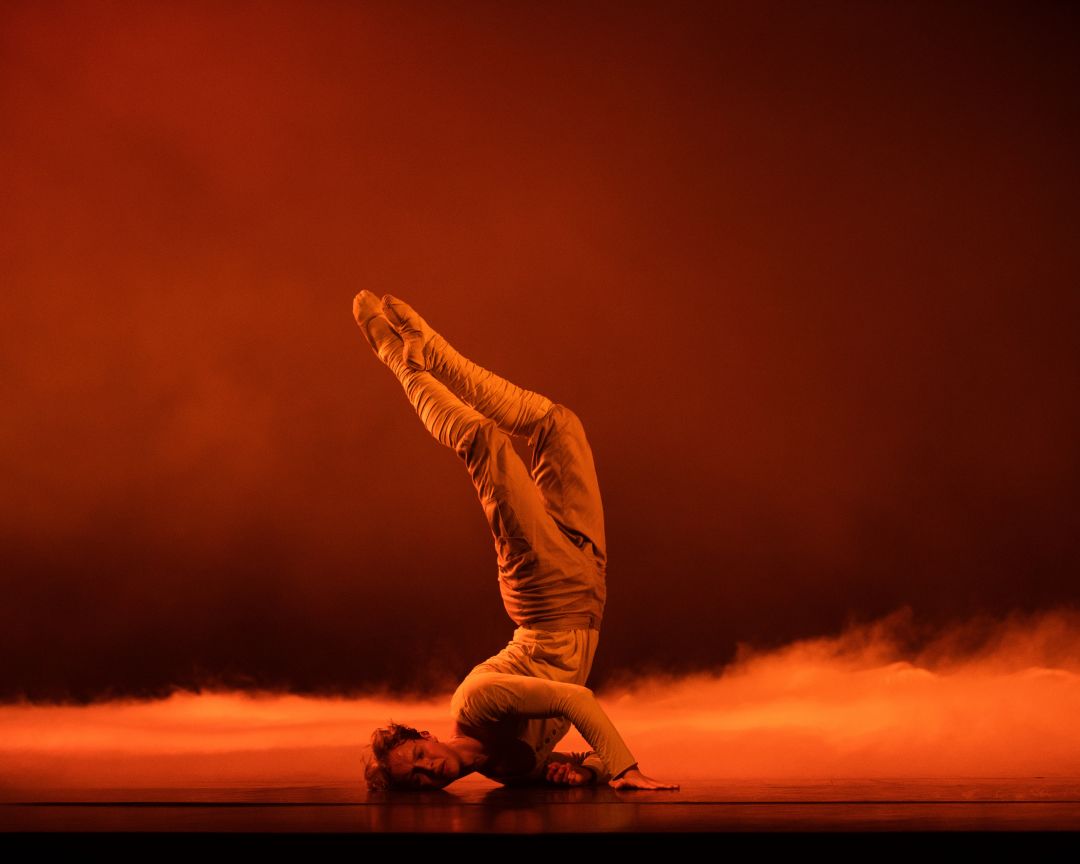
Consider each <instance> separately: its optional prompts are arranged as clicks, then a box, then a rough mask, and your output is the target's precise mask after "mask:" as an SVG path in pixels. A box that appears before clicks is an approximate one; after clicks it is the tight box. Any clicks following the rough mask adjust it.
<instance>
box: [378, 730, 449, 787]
mask: <svg viewBox="0 0 1080 864" xmlns="http://www.w3.org/2000/svg"><path fill="white" fill-rule="evenodd" d="M425 734H427V733H425ZM386 761H387V764H388V765H389V768H390V774H391V776H393V778H394V782H395V785H401V786H403V787H405V788H409V789H441V788H442V787H443V786H446V785H447V784H448V783H452V782H453V781H454V780H457V779H458V777H460V776H461V759H460V757H459V756H458V754H457V752H456V751H455V750H454V749H453V748H452V747H448V746H447V745H446V744H443V743H442V742H441V741H439V739H438V738H434V737H431V738H421V739H419V740H414V741H405V742H403V743H401V744H398V746H397V747H395V748H394V749H393V750H391V751H390V755H389V756H387V758H386Z"/></svg>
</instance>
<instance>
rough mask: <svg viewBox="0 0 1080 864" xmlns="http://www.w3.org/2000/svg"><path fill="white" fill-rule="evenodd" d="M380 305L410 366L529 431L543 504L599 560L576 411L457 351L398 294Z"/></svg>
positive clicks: (501, 422) (588, 458) (598, 507)
mask: <svg viewBox="0 0 1080 864" xmlns="http://www.w3.org/2000/svg"><path fill="white" fill-rule="evenodd" d="M382 305H383V309H384V310H385V313H386V316H387V318H388V319H389V320H390V322H391V323H392V324H393V325H394V328H395V329H396V330H397V332H398V334H399V335H400V336H401V337H402V343H403V344H402V357H403V359H404V361H405V364H406V365H407V366H408V367H409V368H411V369H417V370H427V371H430V372H432V373H433V374H434V375H435V376H436V377H437V378H438V379H439V380H440V381H442V382H444V383H445V384H446V385H447V386H448V387H449V388H450V389H451V390H452V391H453V392H454V393H455V394H456V395H457V396H458V397H459V398H461V400H462V401H463V402H465V403H466V404H468V405H470V406H472V407H473V408H475V409H476V410H477V411H479V412H480V413H482V414H484V415H485V416H486V417H490V418H491V419H492V420H494V421H495V422H496V423H497V424H498V426H499V428H500V429H501V430H502V431H504V432H506V433H508V434H511V435H525V436H528V439H529V445H530V447H531V448H532V464H531V466H530V472H531V475H532V478H533V481H534V482H535V483H536V487H537V489H538V490H539V492H540V495H541V497H542V498H543V500H544V506H545V508H546V509H547V510H548V512H549V513H550V514H551V516H552V518H553V519H555V521H556V522H557V523H558V525H559V527H560V529H561V530H562V531H563V533H564V534H566V536H567V537H568V538H569V539H570V540H571V542H573V543H574V545H576V546H577V547H578V548H586V546H588V547H590V548H591V550H592V553H593V555H594V556H595V557H596V559H597V561H598V562H599V564H600V565H601V566H605V565H606V561H607V551H606V550H607V540H606V537H605V532H604V511H603V505H602V503H601V499H600V486H599V483H598V481H597V477H596V466H595V464H594V461H593V455H592V450H591V448H590V447H589V443H588V440H587V439H586V437H585V429H584V428H583V426H582V424H581V420H580V419H579V418H578V416H577V415H576V414H574V412H573V411H571V410H570V409H569V408H567V407H566V406H565V405H560V404H558V403H555V402H552V401H551V400H550V399H548V398H547V397H545V396H543V395H541V394H539V393H535V392H533V391H531V390H526V389H524V388H523V387H518V386H517V385H516V384H513V383H511V382H510V381H508V380H506V379H505V378H502V377H500V376H499V375H496V374H495V373H494V372H492V371H490V370H489V369H484V368H483V367H482V366H479V365H478V364H476V363H474V362H473V361H472V360H469V359H468V358H467V357H464V356H463V355H462V354H461V353H460V352H458V351H457V350H456V349H455V348H454V347H453V346H452V345H451V344H450V343H449V342H448V341H447V340H446V339H445V338H444V337H443V336H442V335H441V334H440V333H437V332H436V331H435V329H434V328H433V327H432V326H431V325H430V324H428V322H427V321H426V320H424V318H423V317H422V316H421V315H420V314H419V313H418V312H417V311H416V310H415V309H413V307H412V306H410V305H409V304H408V303H406V302H405V301H404V300H401V299H399V298H397V297H394V296H393V295H392V294H385V295H384V296H383V299H382Z"/></svg>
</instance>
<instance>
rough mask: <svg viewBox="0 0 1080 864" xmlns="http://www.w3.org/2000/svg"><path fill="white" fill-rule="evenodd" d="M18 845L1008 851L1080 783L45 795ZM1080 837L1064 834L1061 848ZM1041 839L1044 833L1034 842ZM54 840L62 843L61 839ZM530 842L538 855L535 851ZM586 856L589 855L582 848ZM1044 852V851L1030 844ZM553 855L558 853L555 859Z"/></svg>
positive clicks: (1074, 804) (1067, 806)
mask: <svg viewBox="0 0 1080 864" xmlns="http://www.w3.org/2000/svg"><path fill="white" fill-rule="evenodd" d="M0 831H3V832H14V833H17V834H19V835H20V837H18V838H17V837H15V836H14V834H13V833H7V840H14V839H23V840H32V841H33V842H35V843H42V842H44V843H45V845H46V846H49V845H51V844H53V845H54V844H55V843H56V842H58V841H65V840H66V841H69V842H70V843H73V844H74V843H75V842H76V841H77V842H78V843H79V844H85V843H87V842H91V841H93V842H97V843H101V842H104V841H106V840H109V841H111V842H117V841H119V840H123V842H127V843H131V842H134V841H136V840H138V841H140V842H142V843H143V844H149V845H153V844H157V846H158V848H165V847H166V846H169V847H173V848H175V844H176V843H178V842H179V843H181V844H182V845H183V844H186V845H190V844H192V843H196V842H197V841H200V840H201V841H204V842H210V841H212V842H213V843H214V844H215V846H217V847H220V843H221V842H222V841H226V842H228V843H230V844H235V843H238V842H241V841H243V842H244V843H247V844H250V843H255V842H258V843H259V844H260V845H264V846H266V847H267V848H268V849H269V848H270V846H271V844H273V848H278V849H280V848H281V844H282V843H289V842H298V841H299V840H304V842H306V843H308V844H310V843H312V842H323V843H326V842H329V841H331V840H337V841H344V840H348V841H350V842H352V843H354V844H357V843H360V844H367V845H368V846H369V847H370V846H372V845H375V844H382V845H384V846H388V847H394V848H402V847H404V846H405V845H413V846H415V845H417V844H424V843H427V844H428V845H430V846H431V847H432V849H436V848H439V849H446V848H449V846H448V845H447V844H449V845H450V846H453V845H454V844H461V843H464V842H474V843H477V842H478V843H481V844H487V845H495V844H498V843H502V844H504V845H507V846H512V847H513V848H514V849H518V850H520V849H523V848H530V849H532V850H534V851H538V852H539V851H540V850H542V849H543V848H545V844H547V846H555V845H557V844H558V843H560V842H573V843H574V844H584V846H581V847H580V848H585V847H586V846H595V845H597V844H602V843H606V844H608V845H611V844H612V843H614V842H617V841H618V842H623V843H624V844H625V845H626V847H627V848H628V849H630V848H636V849H642V848H645V847H647V846H650V845H655V846H657V848H660V846H661V845H662V846H663V848H668V849H670V848H672V843H673V842H675V841H677V840H678V839H679V838H682V840H683V841H687V840H689V839H691V838H694V839H695V842H697V843H698V844H700V843H701V842H702V841H705V840H707V839H712V840H715V841H716V842H722V844H723V845H724V846H725V847H726V848H731V844H732V842H734V841H736V840H739V842H742V843H746V842H748V841H750V840H753V842H754V843H758V844H760V843H768V842H774V841H776V840H778V839H781V838H782V837H787V838H788V839H792V840H793V839H795V838H801V839H802V841H803V842H804V841H805V839H806V838H811V837H814V836H815V835H816V836H818V837H819V838H820V837H824V836H827V835H832V836H835V837H839V836H841V835H846V836H848V837H849V838H854V837H859V838H861V839H862V840H864V841H866V842H876V843H878V844H879V845H882V846H883V847H884V846H887V845H889V844H890V843H892V842H895V841H896V839H897V837H898V836H900V835H904V836H905V838H906V840H907V841H910V840H912V839H913V838H916V837H929V836H931V834H930V833H928V832H932V834H933V836H935V837H936V838H937V839H938V840H940V839H941V838H942V835H943V833H947V834H952V835H953V837H954V838H956V837H964V836H969V837H974V836H976V835H979V836H982V837H983V838H984V839H986V838H991V837H993V838H996V839H994V840H993V844H994V846H997V847H999V848H1000V843H1002V842H1006V841H1007V840H1008V839H1009V836H1008V835H1011V834H1015V833H1016V832H1027V833H1030V832H1040V833H1041V834H1042V835H1043V838H1044V839H1045V838H1048V837H1050V836H1051V835H1052V834H1054V833H1055V832H1075V831H1080V780H1078V779H1063V778H1027V779H1017V778H1002V779H987V778H981V779H971V780H964V779H956V780H940V779H933V780H873V779H867V780H843V781H840V780H818V781H806V780H800V781H792V782H786V783H785V782H781V781H775V780H769V781H764V780H759V781H754V780H744V781H724V782H723V783H714V784H710V783H696V784H695V783H688V784H686V785H685V786H684V787H683V788H682V789H681V790H679V791H678V792H641V791H635V792H625V791H616V790H613V789H611V788H608V787H603V788H587V789H539V790H537V789H531V790H523V789H506V788H502V787H496V788H491V787H490V786H482V787H476V786H470V785H468V784H466V783H465V781H461V782H459V783H458V784H455V785H454V786H452V787H450V788H449V789H446V790H442V791H439V792H427V793H389V794H384V795H373V796H368V795H367V794H366V793H365V792H364V791H363V790H362V789H361V788H357V787H342V786H302V787H276V788H275V787H260V788H220V787H219V788H203V789H191V788H187V789H184V788H162V789H147V788H141V789H127V790H125V789H95V790H87V789H86V788H81V789H77V790H65V789H63V788H54V789H49V790H45V791H43V790H40V789H38V790H35V791H34V792H33V793H32V794H27V793H20V791H19V790H18V789H12V788H3V789H0ZM1062 838H1068V839H1070V840H1071V839H1072V836H1071V835H1056V839H1062ZM1028 840H1029V841H1030V837H1029V838H1028ZM50 841H51V843H50ZM523 844H524V845H523ZM575 848H577V847H575ZM1025 848H1027V849H1028V850H1029V851H1030V846H1028V847H1025ZM551 851H554V849H552V850H551Z"/></svg>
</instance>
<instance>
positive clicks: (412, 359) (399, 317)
mask: <svg viewBox="0 0 1080 864" xmlns="http://www.w3.org/2000/svg"><path fill="white" fill-rule="evenodd" d="M382 302H383V314H385V315H386V317H387V320H389V321H390V323H391V324H392V325H393V326H394V329H395V330H397V332H398V335H399V336H401V338H402V339H403V340H404V342H405V353H404V355H403V357H404V360H405V363H406V364H408V366H409V368H410V369H417V370H423V369H430V368H431V363H430V360H429V358H428V356H426V352H429V351H430V350H431V346H432V340H433V339H434V338H435V336H436V334H435V331H434V330H432V329H431V326H430V325H429V324H428V323H427V321H425V320H424V319H423V318H421V317H420V314H419V313H418V312H417V311H416V310H415V309H413V308H412V306H410V305H409V304H408V303H406V302H405V301H404V300H399V299H398V298H397V297H395V296H394V295H393V294H384V295H383V300H382Z"/></svg>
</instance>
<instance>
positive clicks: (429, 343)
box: [383, 294, 554, 436]
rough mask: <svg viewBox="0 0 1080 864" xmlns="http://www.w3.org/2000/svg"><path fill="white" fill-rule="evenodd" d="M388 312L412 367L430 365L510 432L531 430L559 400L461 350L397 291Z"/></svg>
mask: <svg viewBox="0 0 1080 864" xmlns="http://www.w3.org/2000/svg"><path fill="white" fill-rule="evenodd" d="M383 308H384V309H385V310H386V317H387V318H388V319H389V320H390V323H391V324H393V325H394V327H395V329H396V330H397V331H398V333H399V335H400V336H401V337H402V340H403V342H404V346H403V357H404V359H405V362H406V365H408V366H409V368H412V369H425V370H428V371H430V372H431V373H432V374H434V375H435V377H436V378H438V379H439V380H440V381H442V382H443V383H444V384H446V385H447V386H448V387H449V388H450V389H451V390H452V391H453V392H454V393H455V394H456V395H457V396H458V398H459V399H461V400H462V401H463V402H465V403H466V404H468V405H471V406H472V407H473V408H475V409H476V410H477V411H479V412H480V413H481V414H483V415H484V416H485V417H490V418H491V419H492V420H494V421H495V422H496V423H497V424H498V426H499V428H500V429H501V430H502V431H504V432H506V433H507V434H509V435H522V436H528V435H531V434H532V432H533V430H534V429H535V427H536V424H537V423H539V422H540V420H541V419H542V418H543V417H544V415H545V414H547V413H548V411H550V410H551V408H552V405H553V404H554V403H553V402H552V401H551V400H550V399H548V398H547V397H546V396H543V395H541V394H540V393H536V392H534V391H532V390H526V389H525V388H523V387H518V386H517V385H516V384H513V383H511V382H510V381H507V380H506V379H505V378H502V377H500V376H499V375H496V374H495V373H494V372H492V371H491V370H490V369H485V368H484V367H482V366H480V365H478V364H476V363H474V362H473V361H472V360H469V359H468V358H467V357H464V356H463V355H461V354H460V353H459V352H458V351H457V350H456V349H455V348H454V346H453V345H451V344H450V343H449V342H447V341H446V339H444V338H443V336H442V335H441V334H440V333H436V332H435V330H434V329H432V327H431V326H430V325H429V324H428V323H427V321H425V320H424V319H423V318H422V317H421V316H420V315H419V314H418V313H417V312H416V310H415V309H413V308H412V307H411V306H410V305H409V304H408V303H406V302H405V301H403V300H400V299H398V298H397V297H394V296H393V295H391V294H386V295H384V296H383Z"/></svg>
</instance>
